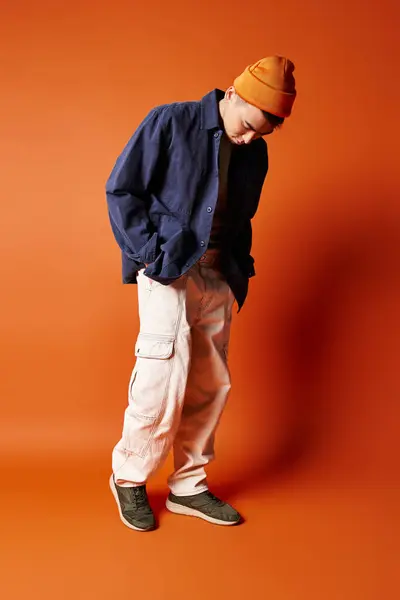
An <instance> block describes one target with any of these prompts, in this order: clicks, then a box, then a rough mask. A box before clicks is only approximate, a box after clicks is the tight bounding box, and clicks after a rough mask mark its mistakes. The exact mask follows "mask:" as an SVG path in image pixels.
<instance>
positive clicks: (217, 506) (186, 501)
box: [166, 490, 241, 525]
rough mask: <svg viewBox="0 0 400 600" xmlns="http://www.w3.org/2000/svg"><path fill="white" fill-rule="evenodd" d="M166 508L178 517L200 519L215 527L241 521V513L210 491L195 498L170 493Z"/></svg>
mask: <svg viewBox="0 0 400 600" xmlns="http://www.w3.org/2000/svg"><path fill="white" fill-rule="evenodd" d="M166 506H167V508H168V510H170V511H171V512H173V513H176V514H178V515H188V516H191V517H199V518H200V519H204V520H205V521H208V522H209V523H214V524H215V525H237V524H238V523H239V522H240V521H241V516H240V515H239V513H238V512H237V511H236V510H235V509H234V508H233V507H232V506H231V505H230V504H227V503H226V502H223V500H220V499H219V498H217V497H216V496H214V494H212V493H211V492H210V491H208V490H207V491H206V492H201V494H196V495H195V496H175V495H174V494H173V493H172V492H170V494H169V496H168V498H167V502H166Z"/></svg>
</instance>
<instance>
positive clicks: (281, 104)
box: [233, 56, 296, 117]
mask: <svg viewBox="0 0 400 600" xmlns="http://www.w3.org/2000/svg"><path fill="white" fill-rule="evenodd" d="M294 68H295V67H294V64H293V63H292V62H291V61H290V60H289V59H288V58H284V57H283V56H269V57H267V58H262V59H261V60H259V61H258V62H256V63H254V65H250V66H248V67H247V68H246V69H245V71H243V73H242V74H241V75H239V77H237V78H236V79H235V81H234V83H233V85H234V86H235V89H236V92H237V93H238V94H239V96H240V97H241V98H243V100H246V102H248V103H249V104H252V105H253V106H256V107H257V108H260V109H261V110H264V111H266V112H269V113H271V114H273V115H276V116H277V117H288V116H289V115H290V113H291V112H292V106H293V103H294V101H295V98H296V89H295V86H296V82H295V79H294V76H293V71H294Z"/></svg>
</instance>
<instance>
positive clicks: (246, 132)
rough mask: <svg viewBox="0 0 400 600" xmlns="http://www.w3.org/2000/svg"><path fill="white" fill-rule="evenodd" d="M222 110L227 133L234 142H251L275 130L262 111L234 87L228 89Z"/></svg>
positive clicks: (239, 143) (222, 103)
mask: <svg viewBox="0 0 400 600" xmlns="http://www.w3.org/2000/svg"><path fill="white" fill-rule="evenodd" d="M220 112H221V117H222V120H223V123H224V128H225V133H226V135H227V136H228V138H229V140H230V141H231V142H232V143H233V144H238V145H241V144H250V143H251V142H252V141H253V140H256V139H257V138H259V137H263V136H264V135H269V134H270V133H272V132H273V131H274V127H273V126H272V125H271V123H269V121H268V120H267V119H266V118H265V117H264V115H263V113H262V111H261V110H260V109H259V108H256V107H255V106H252V105H251V104H248V103H247V102H245V101H244V100H242V99H241V98H240V97H239V96H238V95H237V94H236V92H235V89H234V88H233V87H230V88H229V89H228V90H227V91H226V94H225V98H224V100H223V101H222V102H221V110H220Z"/></svg>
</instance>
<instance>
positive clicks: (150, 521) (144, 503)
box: [110, 475, 156, 531]
mask: <svg viewBox="0 0 400 600" xmlns="http://www.w3.org/2000/svg"><path fill="white" fill-rule="evenodd" d="M110 488H111V491H112V493H113V496H114V498H115V501H116V503H117V506H118V510H119V516H120V517H121V521H122V522H123V523H124V525H126V526H127V527H129V528H130V529H135V531H150V530H151V529H154V528H155V524H156V523H155V518H154V514H153V511H152V510H151V507H150V504H149V500H148V498H147V492H146V486H145V485H141V486H138V487H121V486H119V485H117V484H116V483H115V479H114V475H111V477H110Z"/></svg>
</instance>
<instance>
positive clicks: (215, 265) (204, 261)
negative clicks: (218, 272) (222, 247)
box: [198, 250, 221, 269]
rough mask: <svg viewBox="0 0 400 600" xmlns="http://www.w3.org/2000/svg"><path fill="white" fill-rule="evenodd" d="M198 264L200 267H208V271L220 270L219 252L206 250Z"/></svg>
mask: <svg viewBox="0 0 400 600" xmlns="http://www.w3.org/2000/svg"><path fill="white" fill-rule="evenodd" d="M198 264H199V265H200V266H201V267H209V268H210V269H220V267H221V252H220V251H219V250H206V252H205V253H204V254H203V256H201V257H200V259H199V263H198Z"/></svg>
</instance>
